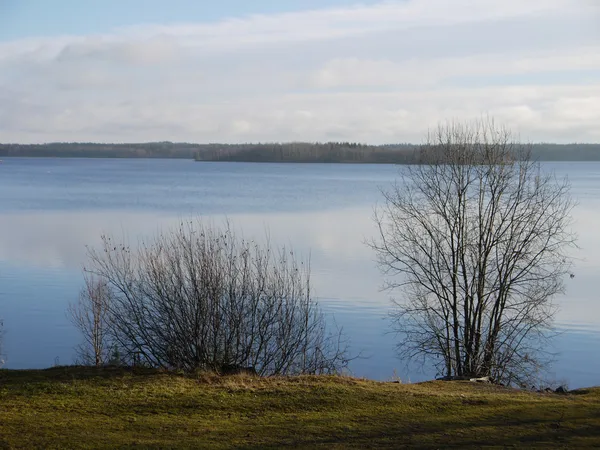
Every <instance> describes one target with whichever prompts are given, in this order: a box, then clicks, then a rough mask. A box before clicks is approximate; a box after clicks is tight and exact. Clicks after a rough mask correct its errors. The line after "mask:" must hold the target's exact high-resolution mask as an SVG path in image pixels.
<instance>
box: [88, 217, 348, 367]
mask: <svg viewBox="0 0 600 450" xmlns="http://www.w3.org/2000/svg"><path fill="white" fill-rule="evenodd" d="M102 242H103V245H102V248H101V249H98V250H94V249H91V250H90V251H89V257H90V267H89V268H88V269H87V270H88V271H89V272H91V273H93V274H95V275H97V276H98V277H100V278H101V279H102V280H106V282H107V285H108V286H109V288H110V302H109V316H110V326H111V336H112V339H113V340H114V343H115V344H116V345H118V347H119V348H120V349H122V350H123V352H124V353H125V354H126V355H127V356H129V357H130V358H132V357H133V356H134V355H135V356H136V357H137V358H138V359H139V360H140V361H141V362H142V363H144V364H147V365H150V366H153V367H163V368H175V369H181V370H189V371H191V370H196V369H203V370H214V371H217V372H222V371H224V370H231V368H232V367H233V368H247V370H254V371H256V372H257V373H258V374H260V375H279V374H300V373H308V374H318V373H333V372H337V371H339V370H341V369H342V368H344V367H345V366H346V365H347V363H348V359H347V357H346V348H345V346H343V345H342V340H341V332H337V333H334V334H329V333H328V332H327V331H326V326H325V317H324V315H323V313H322V312H321V310H320V309H319V306H318V304H317V302H316V300H315V299H314V298H313V297H312V296H311V291H310V266H309V264H308V263H306V264H305V263H302V262H300V263H299V262H297V260H296V259H295V257H294V255H293V252H291V251H288V250H286V249H285V248H282V249H279V250H276V251H274V250H273V249H272V248H271V247H270V245H269V243H268V242H267V243H266V244H265V245H259V244H257V243H256V242H253V241H248V240H244V239H239V238H237V237H236V236H235V234H234V233H233V231H232V229H231V227H230V226H229V225H228V224H227V226H226V227H224V229H219V228H216V227H214V226H207V225H204V224H202V223H201V222H199V221H198V222H193V221H189V222H184V223H182V224H181V225H180V226H179V227H178V228H176V229H174V230H171V231H167V232H164V233H159V234H158V235H156V236H155V237H154V238H152V239H149V240H144V241H141V242H140V243H139V245H138V246H137V247H136V248H131V247H130V246H129V245H127V244H124V243H117V242H115V241H114V240H113V238H111V237H110V236H103V237H102Z"/></svg>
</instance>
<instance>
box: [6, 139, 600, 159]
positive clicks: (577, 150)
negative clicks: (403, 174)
mask: <svg viewBox="0 0 600 450" xmlns="http://www.w3.org/2000/svg"><path fill="white" fill-rule="evenodd" d="M417 150H418V146H417V145H414V144H393V145H365V144H358V143H351V142H327V143H308V142H291V143H282V144H278V143H268V144H187V143H173V142H151V143H145V144H94V143H52V144H39V145H24V144H0V158H2V157H11V156H16V157H59V158H179V159H195V160H196V161H239V162H296V163H374V164H411V163H414V162H415V161H416V154H417ZM532 153H533V158H534V159H536V160H539V161H600V144H564V145H563V144H547V143H541V144H533V146H532Z"/></svg>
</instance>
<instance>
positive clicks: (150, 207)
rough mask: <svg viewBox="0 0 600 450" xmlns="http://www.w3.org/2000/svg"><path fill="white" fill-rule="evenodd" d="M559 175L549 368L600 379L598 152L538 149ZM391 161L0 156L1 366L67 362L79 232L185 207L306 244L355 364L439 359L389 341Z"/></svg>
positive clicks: (142, 231) (362, 370) (96, 234)
mask: <svg viewBox="0 0 600 450" xmlns="http://www.w3.org/2000/svg"><path fill="white" fill-rule="evenodd" d="M543 167H544V169H545V170H551V171H555V172H556V174H557V175H558V176H560V177H562V176H568V177H569V179H570V181H571V183H572V195H573V196H574V198H575V199H576V200H577V201H578V205H577V207H576V208H575V210H574V221H575V222H574V223H575V228H576V231H577V233H578V235H579V241H578V244H579V246H580V250H578V251H577V252H576V257H577V262H576V268H575V270H574V272H575V278H573V279H569V280H567V292H566V294H565V295H564V296H561V297H559V298H557V303H558V305H559V306H560V310H559V312H558V315H557V326H558V329H559V331H560V333H559V335H558V336H557V337H556V338H555V339H554V344H553V348H552V349H551V351H553V352H554V353H556V356H555V358H556V362H555V363H554V365H553V369H552V372H551V373H550V374H549V377H550V378H552V379H556V380H557V381H567V382H568V384H569V386H570V387H571V388H574V387H582V386H590V385H599V384H600V358H598V355H599V350H598V349H600V302H599V301H598V300H599V294H598V286H597V279H598V276H599V275H600V232H599V227H600V163H587V162H586V163H544V164H543ZM398 170H399V167H397V166H391V165H341V164H306V165H302V164H244V163H196V162H193V161H185V160H143V159H129V160H117V159H50V158H49V159H41V158H40V159H37V158H7V159H5V160H4V162H3V163H2V164H0V318H2V319H3V320H4V324H5V334H4V353H5V355H6V358H5V359H6V367H8V368H13V369H17V368H44V367H49V366H52V365H54V364H57V363H58V364H71V363H72V362H73V357H74V351H73V347H74V346H75V345H76V344H77V343H79V341H80V336H79V335H78V332H77V330H75V329H74V327H73V326H72V325H71V323H70V322H69V320H68V319H67V317H66V314H65V310H66V308H67V305H68V303H69V302H70V301H75V300H76V299H77V297H78V293H79V290H80V288H81V285H82V266H83V264H84V263H85V258H86V246H96V245H98V244H99V242H100V235H101V234H103V233H109V234H112V235H115V236H116V237H123V236H124V237H130V238H134V239H137V237H138V236H148V235H152V234H154V233H155V232H157V231H158V230H160V229H164V228H166V227H170V226H173V225H175V224H177V223H178V222H179V221H180V220H182V219H189V218H190V217H196V216H202V217H206V218H207V219H208V220H211V221H213V222H214V223H216V224H219V223H221V222H222V221H224V220H225V218H227V219H228V220H230V222H231V223H232V224H233V225H234V227H235V229H236V230H238V232H240V233H242V234H243V235H244V236H245V237H256V238H261V237H264V236H265V233H268V234H269V236H270V238H271V240H272V241H273V243H275V244H278V245H279V244H285V245H288V246H292V247H293V248H294V250H295V252H296V253H297V254H300V255H301V256H302V257H304V258H308V257H309V256H310V259H311V265H312V283H313V291H314V292H315V295H316V296H317V297H318V298H319V301H320V304H321V305H322V307H323V309H324V311H325V312H326V314H327V317H328V320H334V319H335V322H336V323H337V324H338V325H339V326H341V327H343V329H344V331H345V334H346V336H347V337H348V339H349V341H350V346H351V351H352V352H353V353H359V352H360V353H361V355H362V356H363V357H362V358H360V359H357V360H355V361H353V362H352V363H351V366H350V370H351V372H352V374H353V375H356V376H360V377H368V378H373V379H379V380H388V379H391V378H392V376H394V374H397V375H398V376H400V378H401V379H402V380H405V381H419V380H424V379H428V378H431V377H433V376H434V375H435V373H431V372H430V371H427V370H425V371H423V370H418V368H414V367H406V365H405V364H404V363H403V362H402V361H399V360H398V359H397V358H396V356H395V353H394V344H395V338H394V336H393V335H391V334H389V331H390V330H389V323H388V321H387V313H388V311H389V309H390V305H391V304H390V298H389V296H390V294H389V293H386V292H382V291H381V290H380V287H381V285H382V284H383V281H384V280H383V278H382V276H381V274H380V273H379V271H378V269H377V267H376V265H375V263H374V254H373V252H372V250H371V249H369V248H368V247H367V246H366V245H364V241H365V239H368V238H370V237H372V236H374V234H375V232H376V230H375V227H374V223H373V221H372V215H373V207H374V206H375V205H376V204H377V203H378V202H381V200H382V197H381V193H380V188H385V187H387V186H389V185H390V184H391V183H392V182H393V180H394V179H395V177H396V175H397V173H398Z"/></svg>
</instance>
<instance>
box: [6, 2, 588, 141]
mask: <svg viewBox="0 0 600 450" xmlns="http://www.w3.org/2000/svg"><path fill="white" fill-rule="evenodd" d="M599 20H600V8H599V5H598V3H597V2H594V1H591V0H530V1H527V2H521V1H517V0H507V1H500V0H484V1H477V2H475V1H471V0H458V1H453V2H448V1H446V0H410V1H388V2H382V3H380V4H378V5H374V6H355V7H348V8H337V9H325V10H319V11H306V12H297V13H286V14H277V15H255V16H249V17H245V18H239V19H229V20H225V21H221V22H216V23H204V24H181V25H171V26H155V25H145V26H132V27H128V28H124V29H119V30H115V31H114V32H112V33H108V34H105V35H90V36H59V37H48V38H29V39H24V40H18V41H13V42H3V43H0V101H2V104H3V108H2V109H1V110H0V141H2V142H7V141H10V142H46V141H75V140H78V141H80V140H82V141H102V142H107V141H108V142H123V141H129V142H131V141H149V140H165V139H169V140H174V141H196V142H207V141H212V142H214V141H227V142H232V141H258V140H260V141H268V140H283V141H287V140H298V139H305V140H328V139H343V140H360V141H368V142H374V143H378V142H395V141H403V142H404V141H420V140H421V137H422V136H423V134H424V132H425V130H426V129H427V127H429V126H431V125H433V124H435V123H436V122H437V121H440V120H444V119H446V118H457V119H461V118H471V117H477V116H480V115H481V114H491V115H494V116H497V117H498V119H500V120H502V121H505V122H506V123H507V124H508V125H510V126H511V127H514V128H516V131H517V132H519V133H520V134H521V136H522V137H524V138H526V139H531V140H545V141H551V140H555V141H600V131H598V128H597V125H596V124H597V123H600V109H599V107H598V105H600V32H599V31H598V27H597V23H598V21H599Z"/></svg>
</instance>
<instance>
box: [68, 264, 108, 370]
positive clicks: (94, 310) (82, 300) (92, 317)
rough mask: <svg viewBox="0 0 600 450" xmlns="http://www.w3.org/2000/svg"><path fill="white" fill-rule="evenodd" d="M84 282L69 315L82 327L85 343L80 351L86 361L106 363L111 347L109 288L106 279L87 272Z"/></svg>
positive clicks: (96, 364) (85, 362) (78, 326)
mask: <svg viewBox="0 0 600 450" xmlns="http://www.w3.org/2000/svg"><path fill="white" fill-rule="evenodd" d="M84 277H85V286H84V287H83V288H82V289H81V292H80V294H79V300H78V302H77V303H70V304H69V307H68V310H67V315H68V317H69V318H70V320H71V322H73V324H74V325H75V326H76V327H77V328H78V329H79V331H80V332H81V334H82V335H83V338H84V343H83V344H81V345H80V346H79V347H78V349H77V352H78V355H79V357H80V358H81V359H82V361H83V363H84V364H94V365H95V366H96V367H99V366H102V365H103V364H106V363H107V361H108V359H109V356H110V355H109V353H110V351H111V349H112V345H111V337H110V323H109V320H110V316H109V302H110V289H109V286H108V283H107V282H106V280H104V279H102V278H96V277H94V276H93V275H90V274H85V275H84Z"/></svg>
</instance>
